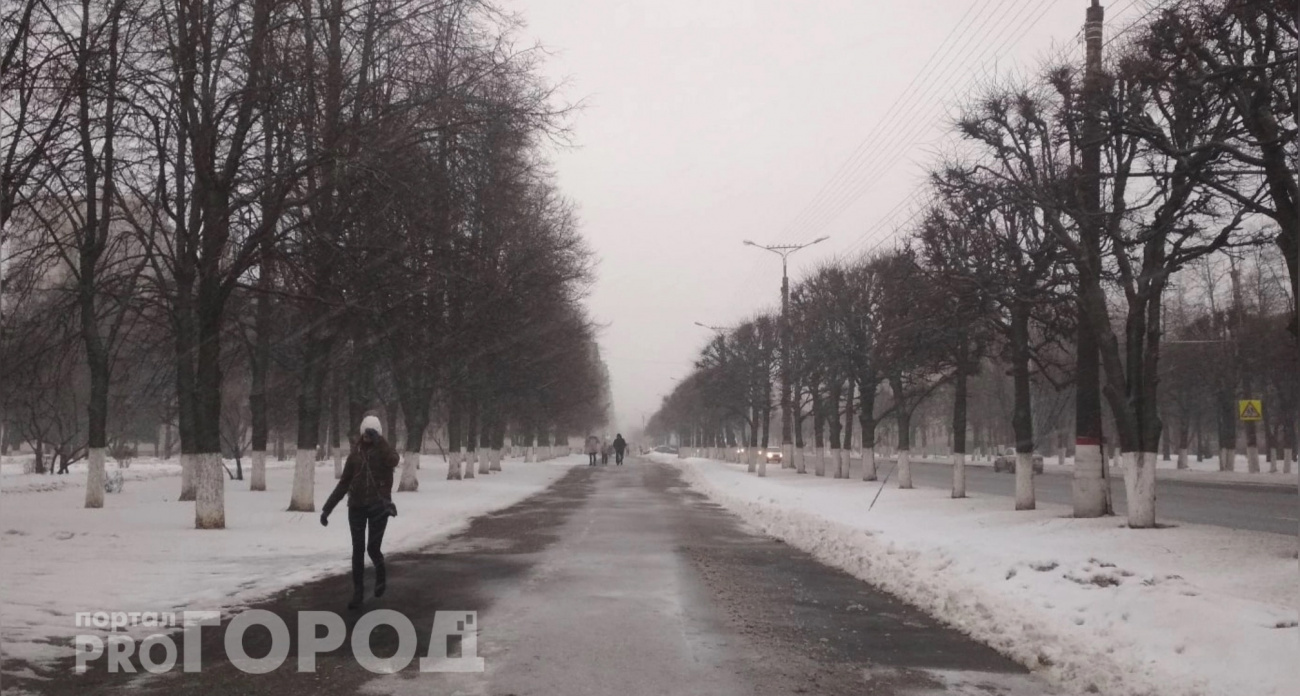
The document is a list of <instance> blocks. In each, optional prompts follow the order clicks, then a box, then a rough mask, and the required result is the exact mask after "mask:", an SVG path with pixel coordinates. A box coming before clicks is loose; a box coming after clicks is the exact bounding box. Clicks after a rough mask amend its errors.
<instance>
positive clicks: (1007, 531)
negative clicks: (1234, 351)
mask: <svg viewBox="0 0 1300 696" xmlns="http://www.w3.org/2000/svg"><path fill="white" fill-rule="evenodd" d="M655 459H657V460H659V461H663V462H667V463H671V464H674V465H677V466H678V467H679V468H681V469H682V470H683V472H684V473H685V477H686V479H687V480H688V481H689V482H690V483H691V484H692V485H694V486H695V487H696V488H698V489H699V490H701V491H702V492H704V493H706V494H708V495H709V496H710V497H711V498H713V499H714V500H716V501H717V502H719V503H722V504H723V505H724V506H726V507H727V508H728V509H730V510H731V511H733V512H735V513H737V514H738V515H739V516H740V517H741V518H743V519H744V520H745V521H747V522H748V523H750V524H752V525H754V526H755V527H757V528H759V529H760V530H762V531H763V532H765V533H767V534H769V535H771V536H774V537H776V538H779V539H782V540H784V541H786V542H788V543H791V544H793V545H795V546H797V547H799V548H802V549H804V550H806V551H809V552H811V553H812V554H813V555H814V556H816V557H817V558H818V559H819V560H821V561H823V562H825V563H827V564H829V565H832V566H835V567H838V568H841V569H843V570H845V571H847V572H850V573H852V574H854V575H855V576H857V577H859V578H861V579H863V580H865V581H867V582H870V583H872V584H874V585H876V586H878V587H881V588H882V589H884V590H886V591H888V592H890V593H892V594H894V595H896V596H898V597H900V598H901V599H903V600H905V601H907V602H909V603H911V604H913V605H915V606H918V607H920V608H921V609H923V610H925V611H927V612H928V613H930V614H932V615H934V616H935V617H937V618H939V619H940V620H942V621H944V622H946V623H948V624H950V625H952V626H954V627H956V628H958V629H960V630H962V631H964V632H966V633H967V634H969V635H971V636H972V637H974V638H976V639H978V640H980V641H982V642H984V643H987V644H988V645H990V646H992V647H993V648H995V649H997V650H999V651H1000V652H1002V653H1003V654H1005V655H1008V656H1009V657H1011V658H1012V659H1015V660H1016V661H1018V662H1020V663H1021V664H1024V665H1026V666H1027V667H1030V668H1031V669H1034V670H1036V671H1038V672H1040V673H1042V674H1044V675H1045V676H1046V677H1047V678H1049V679H1050V680H1052V681H1053V682H1055V683H1056V684H1058V685H1060V686H1061V687H1062V688H1065V689H1069V690H1071V691H1074V692H1076V693H1080V694H1088V693H1101V694H1106V695H1107V696H1157V695H1158V696H1217V695H1221V694H1222V695H1229V694H1231V695H1234V696H1235V695H1237V694H1251V695H1252V696H1293V694H1294V693H1295V691H1294V689H1295V684H1296V683H1297V682H1298V681H1300V661H1297V660H1296V654H1297V648H1298V647H1300V628H1297V627H1296V623H1297V616H1298V614H1297V601H1296V600H1297V597H1296V585H1297V572H1298V569H1297V561H1296V538H1294V537H1289V536H1284V535H1279V534H1268V533H1261V532H1248V531H1240V530H1230V529H1222V528H1217V527H1208V526H1198V525H1182V526H1179V527H1176V528H1170V529H1158V530H1131V529H1127V528H1125V527H1123V522H1122V520H1121V519H1119V518H1114V517H1111V518H1101V519H1093V520H1077V519H1073V518H1071V517H1070V516H1069V515H1070V514H1071V511H1070V510H1069V509H1068V508H1067V507H1065V506H1054V505H1040V508H1039V509H1038V510H1035V511H1029V512H1015V511H1013V510H1012V509H1011V507H1012V506H1011V503H1010V501H1008V499H1007V498H1005V497H997V496H974V497H971V498H967V499H963V500H953V499H952V498H951V497H949V492H948V491H947V490H939V489H928V488H923V487H922V488H917V489H914V490H908V491H903V490H898V489H897V488H895V487H892V486H891V487H889V488H887V489H886V490H885V491H884V492H883V494H882V495H881V496H880V500H879V502H878V503H877V504H876V506H875V508H874V509H872V510H871V511H868V510H867V508H868V505H869V504H870V502H871V498H872V496H874V495H875V493H876V491H877V490H878V489H879V484H872V483H864V482H862V481H854V480H835V479H830V478H818V477H814V476H812V475H805V476H799V475H797V474H795V473H794V472H793V471H791V470H788V469H781V468H779V467H776V468H773V467H769V468H768V477H767V478H758V477H755V476H753V475H750V474H747V473H745V467H744V466H738V465H731V464H725V463H722V462H716V461H710V460H704V459H689V460H678V459H677V458H676V457H672V456H663V455H656V456H655Z"/></svg>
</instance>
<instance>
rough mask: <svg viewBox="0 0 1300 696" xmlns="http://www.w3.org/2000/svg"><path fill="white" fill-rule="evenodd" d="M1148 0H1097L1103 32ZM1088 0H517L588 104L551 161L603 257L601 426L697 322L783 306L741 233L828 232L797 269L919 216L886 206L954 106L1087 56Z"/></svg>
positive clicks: (679, 348) (763, 257)
mask: <svg viewBox="0 0 1300 696" xmlns="http://www.w3.org/2000/svg"><path fill="white" fill-rule="evenodd" d="M1150 2H1151V0H1116V1H1114V2H1109V3H1103V4H1106V5H1108V6H1109V8H1108V12H1107V35H1108V36H1109V35H1110V34H1111V33H1113V32H1115V31H1117V30H1118V29H1119V28H1121V27H1123V26H1124V25H1126V24H1127V23H1128V22H1131V21H1133V20H1134V19H1136V18H1138V17H1140V16H1142V15H1143V14H1144V13H1145V12H1146V11H1147V7H1148V4H1149V3H1150ZM1089 4H1090V0H978V1H977V2H974V3H971V2H966V1H963V0H888V1H886V0H856V1H849V0H805V1H802V2H797V1H795V0H765V1H752V2H744V1H741V0H653V1H651V0H510V1H509V4H508V5H507V7H508V8H509V9H511V10H513V11H517V12H519V13H521V14H522V15H523V17H524V18H525V19H526V21H527V22H528V27H527V30H526V32H525V35H526V36H528V37H529V38H530V39H534V40H536V41H538V42H540V43H542V44H543V45H545V46H546V48H547V49H549V50H550V51H551V52H553V54H554V55H553V56H552V57H551V58H550V59H549V61H548V65H547V72H548V74H550V75H552V76H553V77H554V78H555V79H556V80H561V79H563V80H565V81H566V84H565V87H564V89H563V95H564V97H565V98H566V99H567V100H570V101H579V100H581V101H582V103H583V104H584V108H583V109H582V111H581V112H580V113H578V114H577V115H576V116H575V117H574V119H573V121H572V126H573V130H574V147H573V148H568V149H563V150H560V151H558V152H556V153H555V155H554V161H555V164H556V170H557V172H558V174H559V180H560V186H561V187H562V189H563V191H564V193H565V194H566V195H567V196H568V197H570V198H571V199H573V200H574V201H575V203H576V204H577V206H578V208H579V211H580V218H581V220H582V231H583V234H584V235H585V236H586V238H587V239H588V241H589V243H590V245H591V246H592V248H593V250H594V251H595V253H596V255H597V256H598V257H599V267H598V274H599V280H598V281H597V283H596V285H595V287H594V288H593V291H592V295H591V297H590V299H589V301H588V306H589V308H590V310H591V313H592V315H593V316H594V318H595V319H596V320H597V321H598V322H600V323H601V324H602V325H603V326H604V328H603V329H602V330H601V332H600V345H601V350H602V353H603V355H604V357H605V360H606V362H607V363H608V365H609V370H610V376H611V380H612V389H613V396H614V407H615V411H616V416H617V418H616V422H615V423H614V424H613V428H612V429H621V430H631V429H633V428H635V427H639V426H640V424H641V422H642V419H643V417H648V416H649V415H650V414H651V413H653V412H654V410H655V409H656V408H657V407H658V405H659V403H660V400H661V399H662V398H663V396H664V395H666V394H668V393H669V392H670V391H671V390H672V388H673V385H674V384H675V382H676V380H678V379H681V378H682V377H685V376H686V375H687V374H689V372H690V370H691V366H692V363H693V361H694V359H695V357H696V355H697V352H698V351H699V349H700V348H701V347H702V346H703V345H704V344H705V343H706V342H707V341H708V339H709V338H710V334H709V332H708V331H706V330H705V329H702V328H699V327H697V326H695V325H694V322H697V321H698V322H703V323H705V324H712V325H723V326H730V325H734V324H736V323H737V322H739V321H742V320H744V319H745V318H746V317H748V316H751V315H753V314H755V313H756V312H759V311H762V310H764V309H769V308H774V307H778V306H779V300H780V283H781V263H780V259H779V258H778V257H777V256H776V255H774V254H770V253H767V252H763V251H759V250H756V249H753V248H752V247H745V246H742V244H741V242H742V240H744V239H752V240H754V241H756V242H759V243H769V244H770V243H778V242H781V243H790V242H795V243H797V242H804V241H811V240H812V239H815V238H816V237H818V236H821V235H822V234H828V235H830V236H831V239H830V240H829V241H827V242H824V243H822V244H820V245H818V246H815V247H812V248H810V249H808V250H805V251H802V252H800V253H799V254H797V255H796V256H795V257H793V258H792V263H791V268H790V275H791V282H792V283H793V282H794V281H795V279H797V278H799V277H800V276H801V274H802V273H803V272H804V271H806V270H807V269H810V268H814V267H815V266H816V265H817V264H818V263H820V262H825V261H826V260H829V259H833V258H835V257H836V255H838V254H845V253H848V252H856V251H859V250H861V249H863V248H870V247H873V246H875V245H877V244H883V245H884V247H886V248H887V247H888V246H889V243H890V242H889V241H888V240H889V239H890V238H891V237H892V235H893V233H894V231H895V226H894V225H890V224H885V225H882V224H881V223H882V219H884V218H886V215H887V214H888V213H890V212H891V211H893V212H895V213H896V216H895V221H902V220H904V219H905V218H906V217H907V214H910V212H911V209H912V208H911V207H909V206H907V205H904V206H903V207H902V208H897V206H899V204H900V203H904V202H905V201H906V200H907V199H908V197H909V195H910V194H911V193H912V192H913V191H914V190H915V189H917V188H918V187H919V186H920V184H921V182H922V179H923V177H924V171H925V166H926V165H927V163H930V162H933V161H934V157H935V153H938V152H941V151H943V150H944V147H945V146H944V143H943V142H942V139H943V137H944V134H945V132H946V128H945V124H946V123H948V122H950V118H951V115H952V114H954V113H955V109H956V107H957V106H958V105H960V104H961V103H962V101H963V99H964V97H965V95H967V94H968V93H969V91H970V89H971V88H972V87H973V86H975V85H977V84H979V83H980V82H981V81H985V80H987V79H989V77H991V75H992V74H994V73H995V72H996V73H999V74H1001V73H1006V72H1008V71H1010V70H1013V69H1018V70H1020V71H1021V72H1022V73H1026V72H1036V69H1037V67H1038V66H1040V65H1041V64H1042V63H1043V61H1045V60H1047V59H1048V58H1049V57H1051V56H1054V55H1062V54H1070V55H1076V56H1078V55H1080V54H1081V49H1080V47H1079V44H1078V40H1079V39H1077V38H1076V35H1077V34H1078V32H1079V29H1080V27H1081V26H1082V24H1083V17H1084V11H1085V8H1086V7H1087V6H1088V5H1089ZM972 5H974V7H972ZM1040 14H1041V19H1039V20H1037V22H1036V24H1035V23H1034V22H1035V18H1036V17H1038V16H1039V15H1040ZM959 22H960V24H961V25H962V26H960V27H959V26H958V25H959ZM1030 26H1032V30H1031V29H1029V27H1030ZM962 27H969V31H968V32H967V33H966V34H965V36H968V37H971V38H970V40H969V41H968V40H967V39H965V38H963V39H961V41H964V42H966V43H965V45H964V46H962V45H960V42H959V43H958V44H957V45H955V46H954V50H951V51H950V52H949V53H948V54H947V56H946V57H944V58H943V59H942V60H937V61H936V62H934V63H932V66H933V67H937V68H938V69H937V70H933V74H932V77H931V78H930V79H928V80H925V81H922V82H918V83H916V85H915V86H914V87H913V91H914V93H915V98H914V99H912V100H911V103H910V105H909V108H907V109H905V110H902V111H896V112H895V114H896V115H898V116H900V117H899V118H895V117H894V116H890V117H889V118H888V119H885V118H884V117H885V116H886V113H887V111H888V110H889V108H890V107H891V105H892V104H893V103H894V102H895V101H896V100H897V99H899V97H900V96H902V95H903V94H904V91H905V90H906V89H907V88H908V86H909V83H911V82H912V80H913V78H914V77H915V76H917V75H918V73H919V72H920V71H921V70H922V68H923V67H924V66H925V65H926V62H927V60H929V59H931V58H932V57H934V58H939V56H937V55H936V53H935V52H936V50H938V49H939V48H940V46H941V45H943V42H944V40H945V37H949V36H952V37H953V39H954V40H955V39H957V38H958V37H961V36H963V34H962V31H961V29H962ZM976 28H979V31H978V32H976V31H975V29H976ZM954 30H955V32H954ZM981 53H982V54H984V57H983V58H979V56H980V54H981ZM883 126H889V127H887V128H885V127H883ZM912 128H915V129H916V132H915V133H909V132H908V131H909V129H912ZM873 129H879V130H878V134H882V135H881V137H879V138H878V139H877V141H878V142H879V143H880V144H881V145H882V146H884V147H882V148H881V149H878V150H877V149H868V150H865V151H864V152H867V153H875V154H876V155H877V156H876V157H873V158H871V159H870V160H869V161H868V160H864V166H862V167H861V168H860V173H859V174H858V176H856V177H853V178H852V179H851V180H850V181H851V183H852V184H853V185H851V186H845V187H844V189H842V190H843V191H844V196H840V197H837V198H836V199H835V200H846V197H847V196H849V195H853V194H856V195H858V196H859V197H858V198H857V201H856V202H855V203H854V204H852V205H851V206H848V207H846V208H844V210H843V211H842V212H840V213H839V214H838V215H837V216H835V217H834V218H833V219H830V218H829V215H830V213H831V212H833V209H832V208H829V207H826V206H822V207H820V208H817V209H818V210H823V211H825V214H824V215H822V216H821V217H819V218H816V219H810V218H809V217H808V216H806V215H805V216H803V217H800V215H801V212H802V211H804V210H805V207H807V206H808V205H809V204H810V203H811V202H812V201H813V200H814V196H816V195H817V193H818V192H819V190H821V189H822V187H823V185H824V184H826V183H827V182H828V181H830V180H832V176H833V175H834V174H835V173H836V171H837V170H839V169H840V167H841V165H842V164H844V163H845V161H846V160H848V159H849V157H850V155H852V154H853V153H854V151H855V150H856V149H857V148H858V147H859V145H860V144H862V143H863V142H864V140H865V139H867V138H868V136H870V135H871V134H872V132H873ZM909 136H910V137H909ZM873 142H876V141H873ZM890 146H892V147H893V148H896V150H891V147H890ZM869 147H870V146H869ZM891 160H892V162H891ZM835 190H836V191H839V190H841V189H835ZM800 220H802V221H803V223H804V224H795V223H796V222H797V221H800Z"/></svg>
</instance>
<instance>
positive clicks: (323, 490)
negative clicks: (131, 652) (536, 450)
mask: <svg viewBox="0 0 1300 696" xmlns="http://www.w3.org/2000/svg"><path fill="white" fill-rule="evenodd" d="M579 459H580V458H578V457H568V458H563V459H557V460H554V461H551V462H545V463H540V464H524V463H523V462H522V461H520V460H512V461H508V462H506V463H505V464H504V468H505V471H504V472H502V473H499V474H497V473H494V474H492V475H490V476H480V477H478V478H475V479H474V480H471V481H447V480H446V479H445V478H444V477H445V475H446V467H445V465H442V464H441V458H432V457H425V466H424V467H422V469H421V470H420V476H421V478H422V479H423V480H421V481H420V490H419V491H418V492H415V493H394V496H393V497H394V501H395V502H396V503H397V506H398V510H399V514H398V517H397V518H396V519H394V520H393V521H392V522H390V523H389V525H388V531H387V533H386V535H385V538H384V550H385V552H397V551H403V550H410V549H414V548H419V547H422V546H425V545H427V544H430V543H432V542H434V541H436V540H437V539H439V538H442V537H444V536H446V535H448V534H451V533H453V532H455V531H457V530H459V529H461V528H462V527H463V526H465V525H466V524H467V522H468V521H469V519H470V518H472V517H476V516H478V515H482V514H484V513H487V512H490V511H492V510H495V509H499V508H503V507H508V506H510V505H513V504H514V503H516V502H518V501H520V500H522V499H524V498H526V497H528V496H529V495H532V494H533V493H536V492H537V491H539V490H541V489H543V488H545V487H547V486H549V485H550V484H551V483H552V482H554V481H555V480H556V479H557V478H559V477H560V476H562V475H563V474H564V473H565V472H566V471H567V470H568V469H569V468H570V467H572V466H573V465H574V464H577V463H579ZM431 460H433V461H431ZM581 460H582V461H581V463H583V464H585V463H586V461H585V457H583V458H581ZM141 464H142V463H140V462H137V463H132V465H131V468H130V469H126V470H123V473H124V474H127V473H128V472H131V473H130V474H128V477H130V476H135V478H128V483H127V485H126V488H125V490H124V491H123V492H122V493H116V494H110V495H108V496H107V497H106V499H105V504H104V508H103V509H100V510H87V509H84V508H83V507H82V496H83V494H82V492H81V491H80V490H79V489H80V488H81V486H84V480H85V470H84V465H83V467H82V470H81V471H80V472H76V468H75V467H74V469H73V471H74V472H76V473H73V474H70V475H68V476H63V477H57V476H36V477H34V478H37V479H47V480H48V479H55V480H61V481H63V483H62V484H61V485H59V486H55V487H52V488H51V487H46V488H44V489H42V488H40V487H36V486H27V487H26V488H25V489H23V490H24V491H25V492H16V493H11V492H10V491H9V490H7V489H8V487H9V486H10V485H11V483H17V482H21V481H23V480H26V479H28V478H30V475H27V476H24V475H22V474H16V475H14V476H10V475H6V476H5V477H4V479H3V484H2V485H3V486H4V487H5V488H6V494H5V495H3V496H0V557H2V558H3V563H2V564H0V587H3V588H4V590H3V592H4V595H3V596H4V602H3V608H2V610H0V611H2V612H3V616H0V621H2V622H3V627H2V628H0V635H2V636H3V640H4V649H3V653H4V657H5V659H7V660H8V659H19V660H26V661H31V662H38V663H39V662H46V661H49V660H53V659H56V658H60V657H66V656H69V655H71V654H72V651H71V649H70V648H68V647H67V646H66V644H65V643H67V642H69V641H70V640H71V637H72V636H74V635H76V633H77V630H76V626H75V618H74V617H75V614H76V612H79V611H90V612H94V611H109V612H112V611H125V612H132V611H139V612H146V611H157V612H162V611H175V612H179V611H182V610H187V609H188V610H204V609H222V610H227V609H230V608H232V607H237V606H240V605H243V604H246V603H249V602H251V601H253V600H256V599H258V598H260V597H265V596H267V595H269V594H271V593H274V592H276V591H279V590H282V589H284V588H286V587H290V586H293V585H297V584H300V583H304V582H308V581H311V580H314V579H317V578H320V577H323V576H327V575H330V574H335V573H346V572H348V563H349V561H348V559H349V558H350V557H351V545H350V544H351V542H350V540H349V534H348V524H347V511H346V510H344V509H342V506H340V509H338V510H335V511H334V514H333V515H332V516H331V517H330V525H329V527H321V525H320V520H319V517H320V514H319V510H320V509H321V507H322V506H323V505H324V504H325V499H326V498H327V497H328V496H329V493H330V491H331V490H333V488H334V483H335V479H334V467H333V464H332V462H328V461H326V462H321V463H320V464H319V465H318V466H317V468H316V509H317V511H318V512H315V513H296V512H286V511H285V510H286V508H287V507H288V503H289V491H290V488H291V487H292V482H293V467H292V462H286V463H278V462H277V463H274V464H273V463H271V462H268V465H267V476H266V478H267V489H268V490H267V491H266V492H257V493H254V492H251V491H249V490H248V481H247V480H245V481H229V480H227V481H226V492H225V496H226V524H227V528H226V529H224V530H212V531H198V530H195V529H194V503H179V502H177V501H176V498H177V495H178V494H179V493H180V479H179V478H178V477H177V474H178V473H179V471H180V467H179V465H177V464H175V463H174V461H173V462H171V463H168V462H162V463H158V465H157V466H141ZM7 469H8V467H7V466H6V471H5V473H6V474H8V473H9V472H8V471H7ZM247 469H248V467H247V466H246V467H245V475H247ZM109 470H110V471H113V470H116V469H115V466H114V465H113V464H111V463H110V465H109ZM19 471H21V469H19ZM149 472H152V475H151V474H150V473H149ZM345 504H346V503H345ZM150 632H153V630H150V629H143V633H150ZM52 641H53V642H52Z"/></svg>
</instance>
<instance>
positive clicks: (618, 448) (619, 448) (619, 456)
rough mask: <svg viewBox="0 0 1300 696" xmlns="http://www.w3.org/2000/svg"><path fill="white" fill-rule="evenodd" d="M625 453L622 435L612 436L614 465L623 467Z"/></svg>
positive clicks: (625, 448)
mask: <svg viewBox="0 0 1300 696" xmlns="http://www.w3.org/2000/svg"><path fill="white" fill-rule="evenodd" d="M626 451H627V440H624V439H623V433H619V434H617V435H615V436H614V464H615V465H616V466H623V453H624V452H626Z"/></svg>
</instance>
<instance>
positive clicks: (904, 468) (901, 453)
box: [896, 449, 912, 488]
mask: <svg viewBox="0 0 1300 696" xmlns="http://www.w3.org/2000/svg"><path fill="white" fill-rule="evenodd" d="M896 456H897V457H898V487H899V488H911V487H912V453H911V451H909V450H905V449H901V450H898V452H897V455H896Z"/></svg>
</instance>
